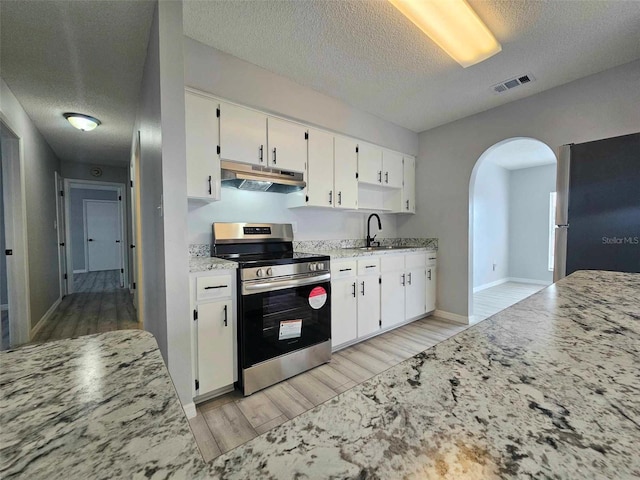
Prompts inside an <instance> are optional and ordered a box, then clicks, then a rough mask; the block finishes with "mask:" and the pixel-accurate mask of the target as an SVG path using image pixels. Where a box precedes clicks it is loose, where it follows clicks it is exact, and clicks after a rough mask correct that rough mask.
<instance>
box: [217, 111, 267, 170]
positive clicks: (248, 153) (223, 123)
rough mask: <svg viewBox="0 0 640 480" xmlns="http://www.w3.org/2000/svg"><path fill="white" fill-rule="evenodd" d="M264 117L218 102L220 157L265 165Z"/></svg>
mask: <svg viewBox="0 0 640 480" xmlns="http://www.w3.org/2000/svg"><path fill="white" fill-rule="evenodd" d="M267 158H268V152H267V116H266V115H265V114H263V113H260V112H257V111H255V110H250V109H248V108H243V107H239V106H237V105H233V104H231V103H220V159H222V160H231V161H234V162H242V163H250V164H254V165H267Z"/></svg>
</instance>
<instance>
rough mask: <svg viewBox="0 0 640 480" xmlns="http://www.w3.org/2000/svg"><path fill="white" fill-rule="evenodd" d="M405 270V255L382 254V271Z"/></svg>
mask: <svg viewBox="0 0 640 480" xmlns="http://www.w3.org/2000/svg"><path fill="white" fill-rule="evenodd" d="M402 270H404V255H382V257H381V258H380V271H381V272H382V273H388V272H400V271H402Z"/></svg>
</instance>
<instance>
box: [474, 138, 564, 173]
mask: <svg viewBox="0 0 640 480" xmlns="http://www.w3.org/2000/svg"><path fill="white" fill-rule="evenodd" d="M485 161H486V162H487V163H493V164H494V165H498V166H500V167H502V168H506V169H507V170H520V169H522V168H530V167H539V166H541V165H553V164H555V163H556V156H555V154H554V153H553V150H551V148H549V147H548V146H547V145H546V144H544V143H542V142H541V141H539V140H533V139H530V138H518V139H515V140H509V141H507V142H505V143H503V144H502V145H499V146H497V147H495V149H493V150H492V151H491V152H490V153H489V154H488V155H487V157H486V158H485Z"/></svg>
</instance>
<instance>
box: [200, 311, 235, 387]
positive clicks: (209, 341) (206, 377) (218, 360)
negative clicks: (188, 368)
mask: <svg viewBox="0 0 640 480" xmlns="http://www.w3.org/2000/svg"><path fill="white" fill-rule="evenodd" d="M197 331H198V334H197V335H198V356H197V358H198V380H199V382H200V390H199V391H198V395H204V394H206V393H209V392H211V391H213V390H216V389H219V388H222V387H226V386H228V385H231V384H232V383H233V381H234V378H233V370H234V369H233V364H234V362H235V355H234V348H233V347H234V343H235V338H234V335H233V310H232V303H231V300H228V301H226V302H214V303H203V304H200V305H198V329H197Z"/></svg>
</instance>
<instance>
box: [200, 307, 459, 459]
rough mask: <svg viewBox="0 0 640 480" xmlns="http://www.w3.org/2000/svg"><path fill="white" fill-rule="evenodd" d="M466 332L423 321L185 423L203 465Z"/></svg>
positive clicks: (207, 408) (231, 398)
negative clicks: (195, 443) (194, 440)
mask: <svg viewBox="0 0 640 480" xmlns="http://www.w3.org/2000/svg"><path fill="white" fill-rule="evenodd" d="M466 328H468V327H467V326H466V325H460V324H455V323H450V322H448V321H446V320H442V319H440V318H437V317H426V318H423V319H420V320H416V321H415V322H413V323H410V324H409V325H405V326H403V327H400V328H397V329H395V330H392V331H390V332H386V333H383V334H381V335H378V336H377V337H374V338H371V339H369V340H366V341H364V342H362V343H359V344H357V345H353V346H351V347H348V348H345V349H343V350H341V351H339V352H336V353H334V354H333V356H332V358H331V362H330V363H327V364H324V365H321V366H319V367H316V368H314V369H312V370H309V371H308V372H305V373H302V374H300V375H297V376H295V377H293V378H290V379H289V380H286V381H284V382H281V383H278V384H277V385H274V386H272V387H269V388H267V389H265V390H262V391H260V392H257V393H254V394H253V395H251V396H249V397H243V396H242V395H241V394H240V393H239V392H237V391H235V392H232V393H229V394H227V395H224V396H222V397H218V398H216V399H213V400H210V401H208V402H205V403H202V404H200V405H199V406H198V408H197V413H198V414H197V416H196V417H195V418H192V419H191V420H189V422H190V424H191V428H192V430H193V433H194V436H195V438H196V442H197V444H198V447H199V448H200V451H201V452H202V456H203V457H204V459H205V461H207V462H208V461H211V460H212V459H214V458H216V457H217V456H219V455H221V454H222V453H224V452H227V451H229V450H231V449H233V448H236V447H238V446H239V445H242V444H243V443H245V442H248V441H249V440H251V439H252V438H254V437H256V436H258V435H261V434H263V433H265V432H267V431H269V430H271V429H272V428H274V427H276V426H278V425H280V424H282V423H284V422H286V421H288V420H291V419H292V418H294V417H297V416H298V415H300V414H302V413H304V412H306V411H307V410H310V409H312V408H314V407H315V406H317V405H320V404H321V403H324V402H326V401H327V400H329V399H331V398H333V397H335V396H336V395H338V394H340V393H342V392H344V391H346V390H349V389H350V388H353V387H354V386H356V385H358V384H359V383H362V382H364V381H365V380H368V379H370V378H371V377H373V376H374V375H377V374H379V373H382V372H383V371H385V370H387V369H388V368H391V367H393V366H395V365H397V364H398V363H400V362H402V361H404V360H406V359H408V358H411V357H412V356H413V355H415V354H417V353H419V352H422V351H424V350H426V349H428V348H430V347H432V346H434V345H435V344H437V343H440V342H441V341H443V340H445V339H447V338H449V337H451V336H453V335H455V334H456V333H459V332H461V331H463V330H465V329H466Z"/></svg>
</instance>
